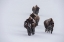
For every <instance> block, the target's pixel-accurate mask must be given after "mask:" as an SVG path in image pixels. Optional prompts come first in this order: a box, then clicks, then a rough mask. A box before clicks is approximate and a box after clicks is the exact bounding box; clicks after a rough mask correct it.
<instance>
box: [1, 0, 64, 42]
mask: <svg viewBox="0 0 64 42" xmlns="http://www.w3.org/2000/svg"><path fill="white" fill-rule="evenodd" d="M63 4H64V0H0V42H64V28H63V25H64V24H63V23H64V20H63V11H64V10H63V9H64V8H63V7H64V6H63ZM35 5H38V6H39V7H40V12H39V16H40V21H39V26H37V27H36V29H35V30H36V31H35V35H32V36H28V35H27V30H26V29H25V28H24V26H23V25H24V21H25V20H26V19H27V18H28V17H29V15H30V14H31V13H32V7H33V6H35ZM48 18H53V20H54V23H55V24H54V31H53V33H52V34H50V33H45V31H44V30H45V28H44V25H43V22H44V20H46V19H48Z"/></svg>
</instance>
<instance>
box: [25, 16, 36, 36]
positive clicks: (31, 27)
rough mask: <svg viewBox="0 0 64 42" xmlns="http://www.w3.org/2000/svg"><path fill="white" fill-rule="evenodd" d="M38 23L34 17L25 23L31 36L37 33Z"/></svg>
mask: <svg viewBox="0 0 64 42" xmlns="http://www.w3.org/2000/svg"><path fill="white" fill-rule="evenodd" d="M35 25H36V22H35V20H34V19H33V18H32V17H29V18H28V19H27V20H26V21H25V22H24V27H25V28H26V29H27V32H28V35H29V36H30V35H31V33H32V34H34V33H35V27H36V26H35Z"/></svg>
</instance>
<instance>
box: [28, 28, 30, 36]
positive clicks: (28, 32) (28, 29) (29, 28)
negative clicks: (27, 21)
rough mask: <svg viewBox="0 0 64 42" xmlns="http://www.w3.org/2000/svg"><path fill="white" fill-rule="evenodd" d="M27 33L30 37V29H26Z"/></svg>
mask: <svg viewBox="0 0 64 42" xmlns="http://www.w3.org/2000/svg"><path fill="white" fill-rule="evenodd" d="M27 32H28V35H29V36H31V29H30V28H28V29H27Z"/></svg>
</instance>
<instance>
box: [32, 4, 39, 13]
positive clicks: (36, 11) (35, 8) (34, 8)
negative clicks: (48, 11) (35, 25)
mask: <svg viewBox="0 0 64 42" xmlns="http://www.w3.org/2000/svg"><path fill="white" fill-rule="evenodd" d="M39 9H40V8H39V7H38V6H37V5H36V6H33V8H32V11H33V13H35V14H38V13H39Z"/></svg>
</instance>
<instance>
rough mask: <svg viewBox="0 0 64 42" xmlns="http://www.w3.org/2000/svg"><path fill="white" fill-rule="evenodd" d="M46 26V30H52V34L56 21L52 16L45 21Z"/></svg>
mask: <svg viewBox="0 0 64 42" xmlns="http://www.w3.org/2000/svg"><path fill="white" fill-rule="evenodd" d="M44 26H45V32H46V31H47V32H50V31H51V34H52V31H53V27H54V21H53V19H52V18H50V19H47V20H45V21H44Z"/></svg>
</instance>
